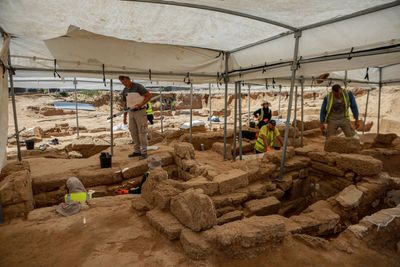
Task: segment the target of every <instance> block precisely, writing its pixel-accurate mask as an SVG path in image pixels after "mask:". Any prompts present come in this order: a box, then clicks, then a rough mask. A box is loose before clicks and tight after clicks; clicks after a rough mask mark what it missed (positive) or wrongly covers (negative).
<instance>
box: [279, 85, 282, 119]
mask: <svg viewBox="0 0 400 267" xmlns="http://www.w3.org/2000/svg"><path fill="white" fill-rule="evenodd" d="M281 94H282V84H280V85H279V102H278V118H279V117H280V116H281Z"/></svg>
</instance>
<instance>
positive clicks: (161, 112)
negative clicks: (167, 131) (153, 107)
mask: <svg viewBox="0 0 400 267" xmlns="http://www.w3.org/2000/svg"><path fill="white" fill-rule="evenodd" d="M160 103H161V105H160V123H161V133H163V132H164V124H163V120H164V116H163V110H164V106H163V97H162V86H161V87H160Z"/></svg>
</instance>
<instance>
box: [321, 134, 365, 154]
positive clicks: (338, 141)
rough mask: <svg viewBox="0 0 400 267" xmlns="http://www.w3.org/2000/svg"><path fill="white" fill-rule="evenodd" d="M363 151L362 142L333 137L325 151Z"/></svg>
mask: <svg viewBox="0 0 400 267" xmlns="http://www.w3.org/2000/svg"><path fill="white" fill-rule="evenodd" d="M360 150H361V145H360V140H359V139H357V138H353V137H340V136H331V137H329V138H328V139H327V140H326V142H325V151H327V152H337V153H345V154H349V153H358V152H360Z"/></svg>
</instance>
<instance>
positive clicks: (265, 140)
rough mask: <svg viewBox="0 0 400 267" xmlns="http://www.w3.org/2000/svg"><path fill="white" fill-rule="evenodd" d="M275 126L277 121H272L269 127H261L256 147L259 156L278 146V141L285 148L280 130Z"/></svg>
mask: <svg viewBox="0 0 400 267" xmlns="http://www.w3.org/2000/svg"><path fill="white" fill-rule="evenodd" d="M275 126H276V121H274V120H271V121H269V122H268V125H264V126H262V127H261V130H260V132H259V133H258V139H257V141H256V145H255V147H254V148H255V150H256V153H257V154H258V153H264V152H267V151H268V150H269V149H273V148H274V147H275V146H276V145H275V141H276V140H278V142H279V144H280V146H283V141H282V138H281V136H280V133H279V130H278V129H277V128H276V127H275Z"/></svg>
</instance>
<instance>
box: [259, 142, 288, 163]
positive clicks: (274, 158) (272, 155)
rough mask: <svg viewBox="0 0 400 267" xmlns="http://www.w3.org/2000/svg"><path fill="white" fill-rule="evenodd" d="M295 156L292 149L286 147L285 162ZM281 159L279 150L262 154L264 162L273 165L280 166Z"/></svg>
mask: <svg viewBox="0 0 400 267" xmlns="http://www.w3.org/2000/svg"><path fill="white" fill-rule="evenodd" d="M294 156H295V150H294V147H291V146H288V147H287V149H286V160H290V159H291V158H293V157H294ZM281 159H282V151H281V150H272V151H269V152H268V153H265V154H264V159H263V160H264V161H269V162H272V163H275V164H280V163H281Z"/></svg>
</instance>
